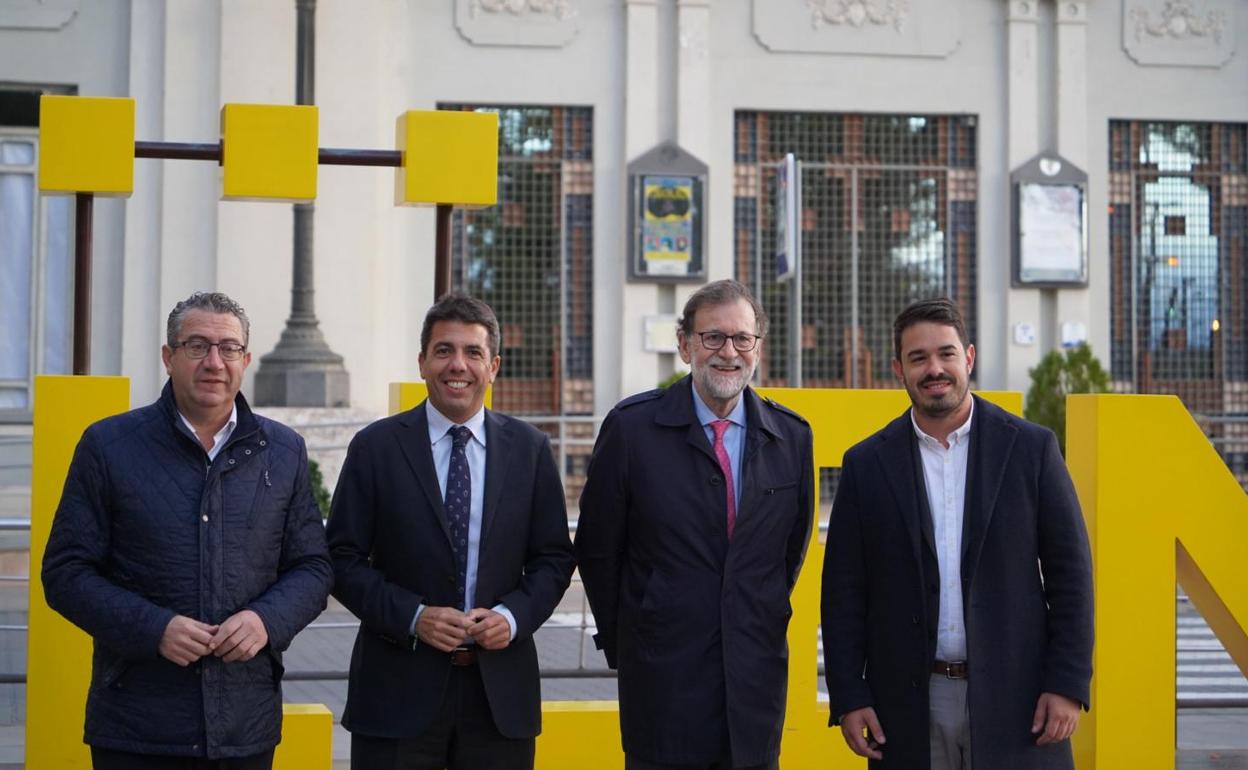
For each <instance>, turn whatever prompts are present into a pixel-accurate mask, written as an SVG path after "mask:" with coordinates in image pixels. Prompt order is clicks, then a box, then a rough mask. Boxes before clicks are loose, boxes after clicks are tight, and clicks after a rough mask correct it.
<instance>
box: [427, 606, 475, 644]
mask: <svg viewBox="0 0 1248 770" xmlns="http://www.w3.org/2000/svg"><path fill="white" fill-rule="evenodd" d="M472 624H473V621H471V620H469V619H468V616H467V615H465V614H464V613H462V612H460V611H459V610H457V609H455V608H454V607H425V609H424V610H423V611H422V612H421V613H420V619H419V620H417V621H416V638H417V639H419V640H420V641H422V642H424V643H425V644H427V645H429V646H430V647H433V648H435V649H438V650H441V651H442V652H450V651H451V650H453V649H455V648H456V647H459V646H460V645H462V644H463V643H464V641H465V640H466V639H467V638H468V627H469V626H471V625H472Z"/></svg>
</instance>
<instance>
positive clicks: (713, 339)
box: [576, 281, 814, 770]
mask: <svg viewBox="0 0 1248 770" xmlns="http://www.w3.org/2000/svg"><path fill="white" fill-rule="evenodd" d="M766 332H767V316H766V314H765V313H764V312H763V309H762V307H761V306H760V305H759V304H758V302H757V301H756V300H755V299H754V297H753V296H752V295H751V294H750V293H749V290H748V289H746V288H745V287H744V286H742V285H741V284H739V283H737V282H736V281H716V282H714V283H711V284H708V285H706V286H704V287H703V288H701V289H699V290H698V291H697V292H695V293H694V294H693V295H692V296H691V297H690V298H689V301H688V303H686V305H685V309H684V315H683V317H682V318H681V320H680V327H679V333H678V337H679V342H680V355H681V358H682V359H683V360H684V361H685V363H687V364H690V366H691V368H692V374H691V376H690V377H686V378H685V379H683V380H681V381H679V382H677V383H676V384H675V385H672V386H671V387H669V388H667V389H666V390H655V391H651V392H649V393H643V394H641V395H638V396H634V397H632V398H629V399H625V400H624V401H622V402H621V403H620V404H619V405H618V406H616V408H615V409H614V410H612V412H611V413H610V414H609V415H607V419H606V420H605V421H604V422H603V425H602V429H601V431H600V432H599V435H598V442H597V445H596V446H595V447H594V455H593V459H592V460H591V462H590V467H589V478H588V480H587V481H586V484H585V490H584V492H583V493H582V495H581V506H580V520H579V522H578V524H577V535H576V552H577V557H578V561H579V563H580V569H581V578H582V579H583V580H584V583H585V593H586V595H587V596H588V598H589V603H590V606H591V608H592V609H593V612H594V619H595V622H596V623H597V625H598V634H597V636H596V637H595V639H596V641H597V642H598V646H599V647H600V648H601V649H602V651H603V652H604V653H605V654H606V657H607V663H608V665H610V666H611V667H612V668H616V669H618V670H619V688H620V728H621V733H622V735H623V743H624V752H625V756H626V765H625V766H626V767H627V768H628V770H675V769H677V768H678V769H679V770H712V769H713V770H721V769H722V770H727V768H743V767H751V768H775V767H777V766H778V763H777V758H778V756H779V754H780V737H781V731H782V727H783V724H784V704H785V691H786V685H787V682H788V647H787V646H786V644H785V631H786V629H787V628H788V621H789V616H790V615H791V614H792V612H791V610H790V607H789V594H790V592H791V591H792V590H793V584H794V583H795V582H796V580H797V574H798V570H799V568H800V567H801V564H802V557H803V555H804V553H805V551H806V544H807V542H808V541H809V539H810V532H811V526H812V521H813V498H814V465H813V455H812V440H811V431H810V427H809V426H808V425H807V424H806V421H805V420H803V419H802V418H801V417H799V416H798V415H796V414H794V413H793V412H790V411H789V410H787V409H785V408H783V407H781V406H779V405H777V404H775V403H772V402H771V401H768V400H765V399H762V398H759V397H758V396H757V395H756V394H755V393H754V391H753V390H752V389H750V388H749V387H748V384H749V381H750V378H751V377H752V376H753V374H754V367H755V365H756V363H757V361H758V358H759V356H760V355H761V354H762V338H763V335H765V334H766Z"/></svg>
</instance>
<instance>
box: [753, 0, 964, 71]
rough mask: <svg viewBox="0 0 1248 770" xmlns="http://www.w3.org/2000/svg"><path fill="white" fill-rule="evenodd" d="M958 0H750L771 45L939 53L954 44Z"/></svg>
mask: <svg viewBox="0 0 1248 770" xmlns="http://www.w3.org/2000/svg"><path fill="white" fill-rule="evenodd" d="M961 6H962V0H754V18H753V24H754V36H755V37H756V38H758V41H759V42H760V43H762V45H763V46H764V47H765V48H767V49H768V50H771V51H797V52H802V53H825V54H827V53H830V54H874V55H879V56H925V57H934V58H942V57H945V56H948V55H949V54H951V53H953V51H954V50H956V49H957V47H958V44H959V23H960V22H959V19H960V18H961V13H960V11H961Z"/></svg>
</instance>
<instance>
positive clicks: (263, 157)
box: [221, 104, 319, 202]
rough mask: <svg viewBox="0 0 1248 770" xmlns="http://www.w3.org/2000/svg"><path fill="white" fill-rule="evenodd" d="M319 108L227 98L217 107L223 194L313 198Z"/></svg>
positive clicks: (250, 197) (231, 197) (225, 196)
mask: <svg viewBox="0 0 1248 770" xmlns="http://www.w3.org/2000/svg"><path fill="white" fill-rule="evenodd" d="M317 128H318V124H317V108H316V107H315V106H312V105H289V104H227V105H225V106H224V107H222V108H221V141H222V165H223V166H224V168H225V173H224V178H223V183H222V195H221V197H222V198H223V199H224V200H282V201H294V202H306V201H310V200H312V199H314V198H316V175H317V169H318V165H317V156H318V151H319V148H318V145H317V141H318V135H317Z"/></svg>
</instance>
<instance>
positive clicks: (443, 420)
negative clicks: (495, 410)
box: [412, 401, 516, 639]
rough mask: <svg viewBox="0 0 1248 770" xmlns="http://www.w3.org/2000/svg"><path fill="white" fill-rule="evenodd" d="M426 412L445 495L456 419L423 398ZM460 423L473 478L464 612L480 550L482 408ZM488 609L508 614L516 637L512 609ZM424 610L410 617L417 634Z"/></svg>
mask: <svg viewBox="0 0 1248 770" xmlns="http://www.w3.org/2000/svg"><path fill="white" fill-rule="evenodd" d="M425 416H426V417H427V418H428V420H429V443H430V444H431V445H432V449H433V469H434V471H435V472H436V473H437V474H438V490H439V491H440V492H441V494H442V497H443V499H445V498H446V476H447V474H448V473H449V472H450V467H451V448H452V447H453V446H454V443H455V442H454V440H453V439H452V438H451V436H450V434H449V433H447V431H449V430H450V429H451V428H452V427H454V426H455V425H456V424H457V423H454V422H451V420H450V419H449V418H447V417H446V416H445V415H443V414H442V413H441V412H439V411H438V410H437V409H435V408H434V406H433V404H432V403H430V402H429V401H425ZM463 425H464V427H465V428H467V429H468V430H470V431H472V440H471V441H469V442H468V444H467V445H466V446H465V447H464V454H465V455H466V457H467V459H468V474H469V476H470V477H471V481H472V494H471V500H470V502H469V508H468V560H467V561H468V563H467V572H468V574H467V576H466V578H465V581H464V606H463V607H461V608H460V609H462V610H463V611H464V612H467V611H468V610H470V609H472V608H473V607H475V606H477V605H476V604H475V603H474V602H475V601H476V595H477V565H478V563H479V559H480V551H481V515H482V511H483V510H484V506H485V409H481V410H480V411H478V412H477V413H476V414H474V415H473V416H472V417H470V418H468V421H467V422H465V423H464V424H463ZM491 609H493V610H494V611H495V612H497V613H498V614H500V615H502V616H503V617H505V618H507V625H508V626H510V627H511V638H512V639H515V638H516V618H515V616H514V615H512V614H511V610H508V609H507V608H506V607H504V606H503V605H501V604H497V605H495V606H494V607H492V608H491ZM424 611H425V605H424V604H421V605H420V606H419V607H418V608H416V616H415V617H413V618H412V636H415V635H416V621H418V620H420V613H422V612H424Z"/></svg>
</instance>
